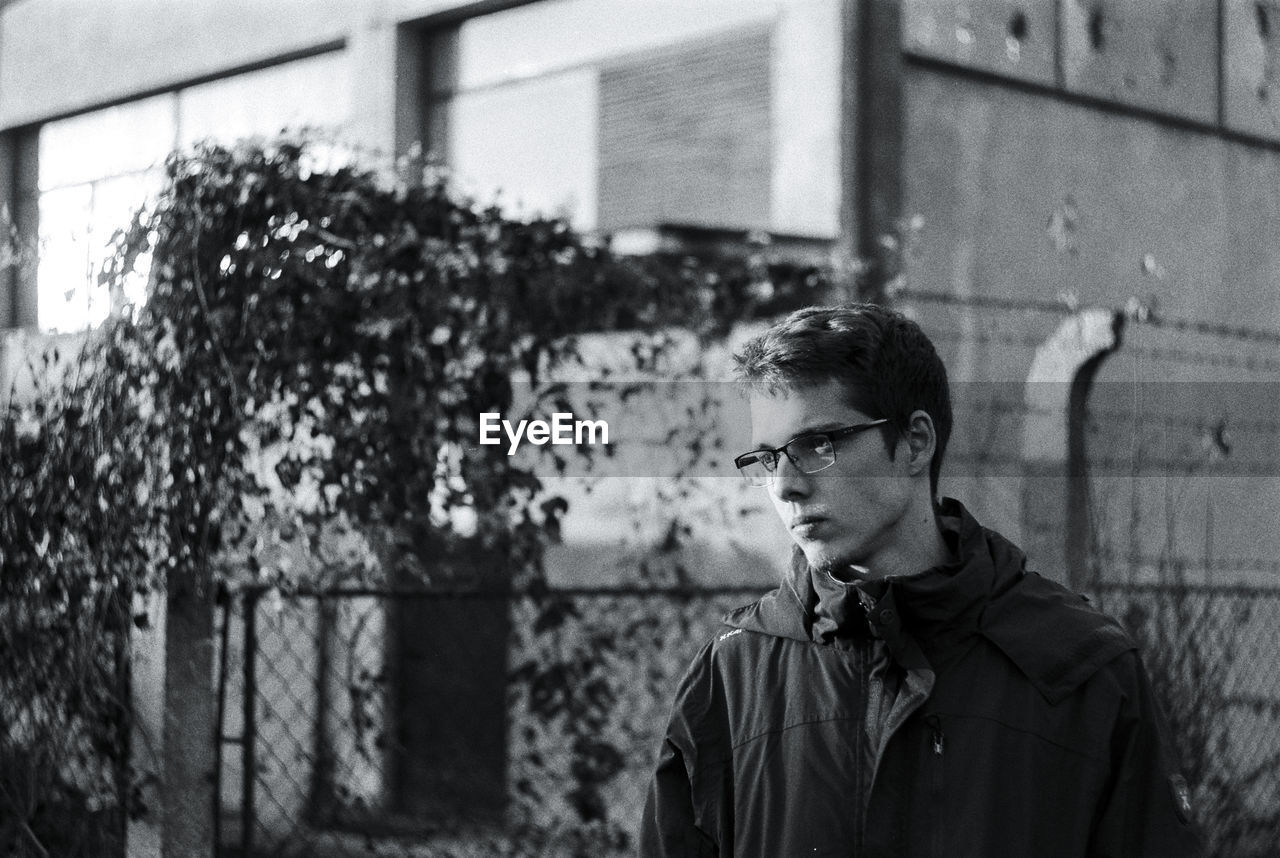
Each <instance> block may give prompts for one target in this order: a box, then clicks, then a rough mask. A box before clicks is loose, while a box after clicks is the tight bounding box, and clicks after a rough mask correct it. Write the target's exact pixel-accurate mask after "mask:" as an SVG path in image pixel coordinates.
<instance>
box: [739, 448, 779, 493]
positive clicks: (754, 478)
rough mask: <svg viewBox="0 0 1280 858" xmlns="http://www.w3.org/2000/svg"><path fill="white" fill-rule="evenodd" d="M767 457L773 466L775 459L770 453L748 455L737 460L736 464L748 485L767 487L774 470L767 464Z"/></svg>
mask: <svg viewBox="0 0 1280 858" xmlns="http://www.w3.org/2000/svg"><path fill="white" fill-rule="evenodd" d="M766 457H768V459H769V462H770V464H772V459H773V457H772V455H771V454H769V453H746V454H744V455H741V456H739V457H738V458H737V459H735V460H734V464H735V465H737V466H738V470H739V471H740V472H741V473H742V476H743V477H744V478H745V479H746V481H747V482H748V483H750V484H751V485H753V486H767V485H769V472H770V471H771V470H772V468H770V467H769V466H767V465H766V464H765V459H766Z"/></svg>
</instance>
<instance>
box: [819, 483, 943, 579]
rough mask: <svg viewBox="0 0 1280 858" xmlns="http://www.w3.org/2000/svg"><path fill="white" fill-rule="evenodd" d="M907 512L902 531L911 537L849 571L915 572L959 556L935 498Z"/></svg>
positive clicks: (871, 573) (886, 574) (867, 574)
mask: <svg viewBox="0 0 1280 858" xmlns="http://www.w3.org/2000/svg"><path fill="white" fill-rule="evenodd" d="M907 515H908V517H907V518H906V519H905V520H904V521H903V522H901V525H902V526H901V528H900V529H899V531H898V532H899V533H902V534H909V535H910V538H906V539H901V538H900V539H897V540H895V542H894V543H893V544H892V545H888V546H885V548H884V550H883V551H880V552H878V553H877V554H876V556H875V557H872V558H868V561H867V563H866V564H865V566H862V564H859V565H860V566H861V567H862V568H859V569H856V570H855V569H850V570H849V571H848V572H847V573H846V574H848V575H850V576H853V575H862V576H863V577H870V578H888V577H889V576H903V575H915V574H917V573H919V572H923V571H924V570H926V569H932V568H933V567H935V566H942V565H944V564H946V563H948V562H950V561H951V560H953V559H955V558H954V554H953V553H952V551H951V547H950V546H949V545H947V541H946V539H944V538H943V536H942V529H941V527H939V524H938V517H937V512H936V509H935V507H934V505H933V503H932V500H931V501H930V503H929V505H928V507H927V508H925V509H919V508H915V509H912V510H911V511H910V512H909V513H908V514H907ZM864 570H865V571H864ZM837 577H839V576H837Z"/></svg>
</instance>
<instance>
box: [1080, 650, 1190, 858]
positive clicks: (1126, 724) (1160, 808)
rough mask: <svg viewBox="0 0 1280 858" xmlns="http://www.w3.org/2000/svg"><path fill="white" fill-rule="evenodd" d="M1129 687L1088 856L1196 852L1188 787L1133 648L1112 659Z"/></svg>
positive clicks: (1155, 857)
mask: <svg viewBox="0 0 1280 858" xmlns="http://www.w3.org/2000/svg"><path fill="white" fill-rule="evenodd" d="M1114 668H1115V670H1116V671H1117V672H1118V673H1119V679H1120V682H1121V684H1122V686H1123V687H1124V688H1126V689H1127V690H1128V693H1127V694H1126V696H1125V700H1124V702H1123V704H1122V706H1121V709H1120V714H1119V717H1118V719H1117V721H1116V725H1115V729H1114V732H1113V735H1112V761H1113V762H1112V780H1111V783H1110V787H1109V790H1108V792H1107V795H1106V796H1105V798H1104V800H1103V804H1102V806H1101V807H1100V808H1099V814H1098V817H1097V822H1096V824H1095V825H1094V831H1093V838H1092V844H1091V848H1090V850H1089V855H1090V858H1194V856H1199V855H1201V854H1202V853H1201V845H1200V841H1199V837H1198V835H1197V832H1196V830H1195V826H1194V823H1193V820H1192V817H1193V808H1192V799H1191V792H1190V790H1189V788H1188V786H1187V782H1186V780H1185V779H1183V777H1182V775H1181V774H1180V773H1179V771H1178V766H1177V763H1176V759H1177V757H1176V754H1175V753H1174V751H1173V748H1172V746H1171V744H1170V742H1169V732H1168V728H1167V726H1166V722H1165V719H1164V715H1163V714H1162V713H1161V711H1160V706H1159V705H1158V703H1157V701H1156V699H1155V696H1154V694H1153V693H1152V689H1151V682H1150V680H1149V679H1148V677H1147V673H1146V669H1145V668H1144V667H1143V665H1142V662H1141V660H1140V659H1139V657H1138V655H1137V654H1136V653H1135V652H1132V651H1131V652H1129V653H1126V654H1125V655H1123V656H1121V657H1120V658H1119V659H1118V660H1117V662H1116V664H1115V665H1114Z"/></svg>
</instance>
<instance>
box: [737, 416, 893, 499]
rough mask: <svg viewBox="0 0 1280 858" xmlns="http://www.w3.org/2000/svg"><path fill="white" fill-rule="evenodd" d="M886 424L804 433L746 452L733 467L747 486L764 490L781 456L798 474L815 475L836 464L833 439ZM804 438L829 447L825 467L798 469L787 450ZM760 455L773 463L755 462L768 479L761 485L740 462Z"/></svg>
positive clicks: (876, 422) (883, 421) (884, 419)
mask: <svg viewBox="0 0 1280 858" xmlns="http://www.w3.org/2000/svg"><path fill="white" fill-rule="evenodd" d="M888 422H889V418H887V417H881V418H879V419H877V420H872V421H870V422H867V423H854V424H853V425H851V426H843V427H841V428H839V429H828V430H826V431H825V432H805V433H804V434H802V435H797V436H795V437H794V438H792V439H791V440H789V441H787V443H785V444H783V445H782V446H781V447H761V448H759V449H758V450H748V451H747V452H745V453H743V454H742V455H740V456H735V457H734V459H733V466H734V467H735V468H737V469H738V471H739V472H740V473H742V477H743V479H745V480H746V481H747V483H748V484H749V485H751V486H753V487H755V488H764V487H765V486H768V485H769V484H770V483H772V482H773V475H774V474H776V473H777V472H778V462H779V461H781V458H782V456H786V457H787V461H789V462H790V463H791V465H792V467H794V468H795V469H796V470H797V471H799V472H800V473H802V474H816V473H818V472H819V471H825V470H826V469H827V468H829V467H831V466H832V465H834V464H835V463H836V445H835V439H837V438H843V437H844V436H846V435H856V434H858V433H859V432H865V431H866V430H868V429H874V428H875V427H877V426H883V425H884V424H886V423H888ZM805 438H823V439H825V440H826V442H827V443H828V444H830V445H831V461H830V462H827V463H826V464H825V465H823V466H821V467H818V468H814V469H813V470H812V471H806V470H805V469H804V468H802V467H800V463H799V462H798V461H796V457H795V456H794V455H793V454H792V453H791V451H790V450H788V449H787V448H788V447H790V446H791V445H792V444H794V443H795V442H797V441H800V440H802V439H805ZM815 446H816V445H815ZM762 453H768V454H771V455H770V458H771V459H772V462H773V464H766V460H765V459H764V458H758V459H757V460H756V461H758V462H759V463H760V465H761V467H763V468H764V469H765V473H766V476H767V477H768V479H766V480H765V481H764V482H763V483H756V482H752V480H751V477H749V476H747V474H746V473H745V472H743V471H742V469H743V467H744V464H743V463H742V460H743V459H745V458H746V457H747V456H760V454H762ZM753 464H755V462H747V463H746V465H753Z"/></svg>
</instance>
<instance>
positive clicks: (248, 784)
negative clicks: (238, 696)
mask: <svg viewBox="0 0 1280 858" xmlns="http://www.w3.org/2000/svg"><path fill="white" fill-rule="evenodd" d="M261 595H262V591H261V590H256V589H249V590H245V591H244V665H243V668H244V700H243V701H242V703H243V707H244V708H243V711H244V726H243V729H242V732H241V744H240V752H241V757H240V760H241V764H240V854H241V856H243V858H249V856H251V855H252V854H253V827H254V825H255V824H256V822H257V819H256V817H255V815H254V809H253V801H254V789H255V787H256V785H257V766H258V762H257V754H256V748H255V747H254V745H255V742H256V739H257V733H258V719H257V711H258V706H257V700H258V675H257V669H256V668H257V662H258V597H259V596H261Z"/></svg>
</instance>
